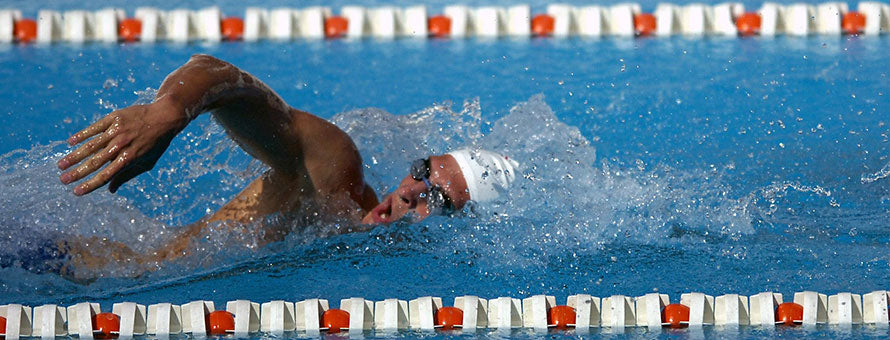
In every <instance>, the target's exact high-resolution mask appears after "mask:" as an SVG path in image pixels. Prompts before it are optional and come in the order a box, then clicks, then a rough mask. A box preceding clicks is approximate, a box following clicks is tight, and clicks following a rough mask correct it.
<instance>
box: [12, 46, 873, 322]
mask: <svg viewBox="0 0 890 340" xmlns="http://www.w3.org/2000/svg"><path fill="white" fill-rule="evenodd" d="M888 42H890V40H888V39H886V38H885V37H876V38H862V37H818V36H817V37H811V38H784V37H779V38H775V39H762V38H754V39H687V38H682V37H676V38H669V39H635V40H632V39H626V40H621V39H603V40H583V39H564V40H561V39H530V40H512V39H502V40H495V41H485V40H472V39H471V40H435V41H410V40H395V41H358V42H356V41H353V42H347V41H318V42H311V41H295V42H290V43H274V42H261V43H256V44H245V43H226V44H218V45H202V44H193V45H185V46H179V45H172V44H158V45H127V46H106V45H83V46H72V45H54V46H51V47H40V46H2V47H0V48H2V49H4V51H3V52H2V53H0V72H2V74H3V78H4V79H12V80H15V81H7V82H4V84H3V85H0V86H4V90H3V93H4V94H5V95H4V100H3V102H4V104H5V105H4V108H3V109H2V110H0V116H2V117H3V122H5V123H6V124H3V126H2V127H0V129H2V131H0V138H2V139H0V145H2V149H0V153H2V154H4V156H3V157H2V159H0V169H2V172H0V183H2V187H3V188H4V189H3V190H4V193H3V195H0V196H2V198H0V202H2V204H0V206H2V208H0V209H2V211H0V216H3V217H2V218H0V221H2V224H3V226H4V230H5V231H4V235H2V236H3V237H2V241H0V244H2V247H0V248H2V249H3V250H2V251H0V254H3V255H8V254H14V253H17V252H20V251H24V250H27V249H31V248H33V247H34V244H35V242H40V241H42V240H43V239H44V237H43V236H44V235H47V234H53V235H56V234H60V235H107V236H108V237H110V238H112V239H117V240H122V241H126V242H131V243H134V244H143V243H144V244H156V243H160V242H163V241H164V240H165V239H166V237H167V236H168V233H169V230H171V229H173V228H175V226H178V225H183V224H186V223H188V222H190V221H194V220H196V219H198V218H200V217H202V216H204V215H205V214H207V213H208V212H209V211H212V210H213V209H214V208H215V207H218V206H219V205H221V204H222V203H223V202H225V201H226V200H227V199H228V198H229V197H231V196H232V195H233V194H234V193H236V192H237V191H239V190H240V189H241V188H243V186H244V185H245V184H246V183H247V181H248V180H250V179H252V178H253V177H254V176H256V175H257V174H259V172H260V171H261V170H262V167H261V166H260V165H259V164H256V163H255V162H251V160H250V159H249V157H248V156H246V155H245V154H244V153H243V152H241V151H240V150H239V149H237V147H236V146H234V144H233V143H232V142H230V141H229V140H228V139H227V138H226V137H225V134H224V133H223V132H222V130H221V128H219V127H218V126H217V125H214V124H212V123H211V122H210V120H209V119H207V117H203V118H202V119H201V120H200V121H199V122H198V123H197V124H193V125H192V126H190V128H189V129H188V130H187V133H186V134H184V135H182V136H181V137H180V138H177V140H176V141H175V142H174V144H173V145H172V146H171V148H170V150H169V151H168V154H167V155H166V156H164V157H163V158H162V159H161V162H160V163H159V165H158V166H157V167H156V169H155V170H153V171H152V172H150V173H149V174H146V175H143V176H141V177H140V178H137V179H136V180H135V181H134V182H133V183H131V184H128V185H126V186H125V187H123V188H122V189H121V192H120V193H119V194H117V195H111V194H108V193H107V192H102V193H98V194H95V195H89V196H86V197H82V198H75V197H73V196H72V195H71V194H70V193H69V191H68V189H67V188H66V187H64V186H62V185H60V184H59V183H58V180H57V176H58V171H57V170H56V169H55V165H54V162H55V160H56V159H57V158H58V157H59V156H60V155H61V154H62V152H64V150H66V149H65V146H64V145H61V144H59V143H57V142H55V141H59V140H63V139H64V138H65V137H67V135H69V134H70V133H72V132H74V131H76V130H77V129H79V128H80V127H82V126H84V125H85V124H87V123H88V122H89V121H92V120H93V119H95V118H97V117H99V116H100V115H102V114H103V113H105V112H107V111H108V110H109V109H113V108H116V107H123V106H126V105H129V104H131V103H133V102H134V101H137V100H140V99H141V100H145V99H146V98H150V93H151V89H148V90H147V89H146V88H148V87H151V88H156V87H157V84H159V83H160V81H161V80H162V79H163V78H164V77H165V76H166V75H167V73H169V71H171V70H172V69H174V68H175V67H177V66H178V65H180V64H182V63H183V62H185V61H186V60H187V59H188V57H189V56H190V55H191V54H193V53H210V54H212V55H214V56H217V57H219V58H221V59H224V60H228V61H230V62H232V63H234V64H235V65H238V66H239V67H242V68H244V69H245V70H247V71H249V72H251V73H253V74H255V75H257V76H258V77H259V78H261V79H262V80H263V81H265V82H267V83H268V84H269V85H270V86H271V87H272V88H273V89H275V90H276V91H277V92H278V93H279V94H280V95H281V96H282V97H283V98H284V99H285V100H286V101H288V103H290V104H291V105H293V106H295V107H298V108H301V109H304V110H306V111H309V112H313V113H315V114H318V115H320V116H322V117H325V118H329V119H331V120H332V121H334V122H335V123H336V124H337V125H338V126H340V127H341V128H343V129H344V130H346V131H347V132H348V133H349V134H350V135H351V136H352V137H353V139H354V140H355V141H356V144H357V145H358V146H359V148H360V149H361V151H362V155H363V156H364V158H365V161H366V164H367V167H366V176H367V177H368V179H369V181H370V182H371V185H372V186H373V187H375V189H377V190H378V192H379V193H383V192H387V191H388V190H389V189H391V188H393V186H394V185H395V184H396V183H397V182H398V178H399V177H400V176H402V174H403V173H404V171H405V168H406V167H407V166H408V162H410V160H412V159H415V158H417V157H420V156H422V155H425V154H429V153H441V152H445V151H447V150H450V149H452V148H456V147H460V146H464V145H468V144H477V145H482V146H485V147H489V148H494V149H499V150H503V151H505V152H507V153H509V154H511V155H512V156H513V157H514V158H515V159H517V160H520V162H521V163H522V164H523V169H522V175H523V176H522V179H521V182H519V185H518V186H517V189H516V190H515V191H514V192H512V193H511V194H510V195H509V199H508V200H506V201H504V202H501V203H500V204H496V205H493V206H480V207H478V209H476V211H475V212H474V213H473V214H471V216H467V217H461V218H457V219H444V218H439V219H436V218H433V219H428V220H426V221H424V222H422V223H419V224H412V225H408V224H400V225H393V226H388V227H378V228H376V229H374V230H372V231H370V232H367V233H355V234H349V235H342V236H332V237H318V236H317V235H319V234H324V231H325V230H327V229H329V228H332V227H333V226H325V225H322V226H317V228H315V229H312V230H308V231H306V232H304V233H295V234H292V235H291V236H290V237H289V238H288V239H287V240H286V241H285V242H282V243H280V244H273V245H271V246H268V247H265V248H262V249H252V248H251V247H250V246H249V245H248V246H244V245H240V242H239V240H237V239H236V237H234V236H231V235H222V234H218V235H217V236H218V237H217V238H216V239H210V240H207V242H206V244H205V245H204V246H205V247H206V250H207V251H206V253H204V254H202V255H200V256H194V257H190V258H186V259H184V260H182V261H179V262H176V263H174V264H172V265H170V266H169V267H167V268H164V269H162V270H160V271H158V272H154V273H151V274H148V275H147V276H145V277H142V278H139V279H121V278H113V277H112V278H103V279H99V280H98V281H96V282H94V283H92V284H89V285H81V284H75V283H71V282H68V281H66V280H64V279H62V278H60V277H58V276H56V275H53V274H43V275H36V274H32V273H29V272H27V271H25V270H22V269H20V268H3V269H0V273H2V275H0V277H2V278H0V287H2V288H0V289H2V294H0V304H5V303H13V302H14V303H23V304H29V305H39V304H43V303H58V304H60V305H64V306H67V305H70V304H73V303H76V302H81V301H86V300H89V301H93V302H98V303H101V304H102V305H103V307H104V308H103V310H106V309H108V310H110V308H108V307H110V304H111V303H112V302H119V301H135V302H140V303H146V304H150V303H155V302H163V301H169V302H173V303H185V302H188V301H191V300H198V299H204V300H212V301H216V302H217V304H218V305H222V303H224V302H225V301H229V300H235V299H250V300H253V301H256V302H265V301H270V300H276V299H285V300H289V301H299V300H302V299H306V298H314V297H320V298H326V299H328V300H331V301H338V300H339V299H341V298H349V297H352V296H360V297H364V298H366V299H369V300H382V299H385V298H391V297H398V298H402V299H411V298H414V297H418V296H425V295H433V296H441V297H443V298H444V300H445V301H446V304H450V301H451V298H453V297H455V296H460V295H465V294H472V295H478V296H481V297H491V298H494V297H498V296H513V297H518V298H522V297H526V296H530V295H534V294H551V295H555V296H556V298H557V301H559V302H560V304H561V303H562V302H563V301H565V298H566V296H568V295H571V294H578V293H586V294H591V295H594V296H601V297H606V296H609V295H613V294H624V295H628V296H639V295H643V294H646V293H650V292H655V291H657V292H660V293H665V294H668V295H670V297H671V300H672V301H678V300H679V295H680V294H681V293H686V292H692V291H701V292H705V293H708V294H713V295H720V294H724V293H737V294H742V295H752V294H756V293H759V292H762V291H775V292H780V293H783V294H785V296H786V300H790V295H792V294H793V293H794V292H798V291H803V290H814V291H819V292H823V293H830V294H833V293H837V292H844V291H852V292H854V293H866V292H870V291H872V290H879V289H886V288H887V286H886V284H887V282H890V280H888V279H890V270H888V269H890V268H888V256H890V252H888V248H887V244H888V241H890V233H888V231H887V230H886V229H887V222H886V221H887V217H890V180H888V179H887V177H888V174H890V159H888V155H890V150H888V146H890V143H888V133H890V127H888V126H887V121H888V117H890V116H888V115H887V113H886V110H887V104H888V99H887V97H886V95H885V93H884V92H885V91H886V90H885V88H886V85H887V84H888V81H887V76H886V74H887V70H888V69H890V68H888V66H890V62H888V61H887V60H886V58H884V57H883V55H884V54H885V52H886V51H887V50H888ZM377 108H379V109H377ZM393 146H398V148H395V149H394V148H393ZM393 151H394V152H393ZM120 270H121V271H125V270H126V269H120ZM99 274H103V275H109V276H115V275H119V274H121V272H120V271H116V270H110V271H108V272H102V273H99ZM600 331H601V330H594V331H593V332H594V334H599V333H600ZM627 332H628V334H626V335H629V336H632V337H634V336H640V337H657V336H666V337H697V336H699V335H700V334H697V333H696V332H690V331H679V332H667V331H666V332H665V333H652V332H646V331H645V329H628V331H627ZM703 332H704V334H703V335H705V336H727V337H752V338H753V337H761V336H763V337H770V336H788V337H798V336H823V337H886V335H887V331H886V330H881V329H874V328H871V327H868V326H861V327H854V328H853V329H852V330H844V329H838V328H833V327H828V326H822V327H820V328H818V329H816V330H803V329H784V328H779V329H777V330H775V331H773V330H762V329H759V328H756V327H745V328H742V329H741V330H739V331H730V332H728V333H727V332H725V331H721V330H716V329H712V328H706V329H705V330H704V331H703ZM480 334H481V335H490V336H495V337H496V336H500V334H499V333H490V334H489V333H485V332H483V333H480ZM403 335H405V336H407V337H413V336H417V334H416V333H405V334H403ZM514 335H517V336H533V335H532V334H526V333H524V331H522V332H519V333H516V334H514Z"/></svg>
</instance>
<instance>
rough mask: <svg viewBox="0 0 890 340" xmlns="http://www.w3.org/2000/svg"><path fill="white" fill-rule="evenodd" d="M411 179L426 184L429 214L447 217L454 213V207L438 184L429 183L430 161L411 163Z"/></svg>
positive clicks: (423, 160)
mask: <svg viewBox="0 0 890 340" xmlns="http://www.w3.org/2000/svg"><path fill="white" fill-rule="evenodd" d="M411 178H414V180H415V181H419V182H423V184H426V190H427V192H426V195H427V200H426V206H427V210H429V212H430V214H433V215H448V214H450V213H452V212H454V205H452V203H451V197H448V194H446V193H445V189H443V188H442V187H441V186H439V185H438V184H432V182H430V159H429V158H421V159H416V160H414V161H413V162H411Z"/></svg>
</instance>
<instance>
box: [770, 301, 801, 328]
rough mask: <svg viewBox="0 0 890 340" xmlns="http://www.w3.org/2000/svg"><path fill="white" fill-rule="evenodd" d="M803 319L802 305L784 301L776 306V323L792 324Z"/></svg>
mask: <svg viewBox="0 0 890 340" xmlns="http://www.w3.org/2000/svg"><path fill="white" fill-rule="evenodd" d="M802 321H803V306H801V305H799V304H796V303H794V302H785V303H783V304H780V305H779V307H777V308H776V323H784V324H785V325H788V326H794V324H795V323H799V322H802Z"/></svg>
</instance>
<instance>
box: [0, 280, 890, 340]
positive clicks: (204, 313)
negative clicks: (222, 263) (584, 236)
mask: <svg viewBox="0 0 890 340" xmlns="http://www.w3.org/2000/svg"><path fill="white" fill-rule="evenodd" d="M888 304H890V292H888V291H885V290H879V291H874V292H871V293H868V294H865V295H861V296H860V295H859V294H853V293H849V292H844V293H838V294H834V295H831V296H828V295H826V294H821V293H818V292H812V291H804V292H798V293H795V294H794V296H793V300H792V301H789V302H784V301H783V297H782V294H780V293H775V292H763V293H759V294H755V295H752V296H743V295H738V294H726V295H722V296H718V297H716V298H715V297H713V296H710V295H706V294H703V293H686V294H682V295H681V296H680V301H679V303H671V301H670V298H669V297H668V295H666V294H659V293H650V294H646V295H643V296H639V297H635V298H631V297H628V296H624V295H612V296H609V297H606V298H602V299H600V298H598V297H594V296H590V295H587V294H578V295H571V296H569V297H568V298H567V299H566V303H565V304H564V305H559V304H557V301H556V299H555V298H554V297H553V296H549V295H535V296H531V297H527V298H524V299H522V300H520V299H517V298H512V297H498V298H494V299H491V300H486V299H483V298H480V297H478V296H472V295H466V296H459V297H456V298H455V299H454V303H453V304H452V305H451V306H445V305H444V304H443V303H442V298H440V297H434V296H425V297H419V298H416V299H413V300H410V301H405V300H400V299H386V300H383V301H376V302H375V301H370V300H366V299H364V298H360V297H353V298H349V299H342V300H341V301H340V308H330V305H329V303H328V300H325V299H306V300H302V301H297V302H289V301H284V300H276V301H270V302H266V303H263V304H259V303H256V302H251V301H248V300H235V301H229V302H228V303H226V308H225V310H216V309H215V306H214V303H213V302H212V301H201V300H198V301H191V302H188V303H186V304H183V305H174V304H171V303H157V304H152V305H150V306H148V307H147V308H146V306H145V305H141V304H137V303H133V302H121V303H115V304H113V306H112V311H111V312H110V313H108V312H104V313H103V312H102V310H101V308H100V306H99V304H97V303H90V302H82V303H78V304H75V305H72V306H68V307H67V308H64V307H60V306H57V305H54V304H47V305H42V306H38V307H34V308H31V307H29V306H23V305H20V304H7V305H3V306H0V336H4V337H5V338H6V339H18V338H23V337H43V338H52V337H56V336H67V335H71V336H77V337H80V338H102V339H105V338H115V337H132V336H138V335H161V336H166V335H171V334H181V333H186V334H192V335H196V336H201V335H224V334H234V336H236V337H248V336H249V335H250V334H255V333H258V332H266V333H272V334H280V333H283V332H293V331H297V332H304V333H308V334H316V333H318V334H320V333H340V332H346V333H362V332H365V331H370V330H376V331H378V332H384V333H386V332H397V331H401V330H407V329H413V330H419V331H435V330H455V329H468V330H474V329H483V328H493V329H515V328H528V329H535V330H542V331H546V330H548V329H558V330H566V329H588V328H591V327H607V328H624V327H647V328H648V329H649V330H656V331H657V330H659V329H661V328H663V327H670V328H683V327H701V326H713V325H716V326H727V325H733V326H738V325H751V326H758V327H776V326H777V325H779V326H783V327H784V326H797V325H818V324H832V325H855V324H872V325H876V326H880V327H887V326H888V325H890V312H888Z"/></svg>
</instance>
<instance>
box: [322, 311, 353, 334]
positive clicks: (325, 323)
mask: <svg viewBox="0 0 890 340" xmlns="http://www.w3.org/2000/svg"><path fill="white" fill-rule="evenodd" d="M321 326H322V327H325V328H327V329H328V333H339V332H340V330H341V329H344V328H345V329H349V312H347V311H345V310H342V309H328V310H327V311H326V312H324V314H323V315H322V316H321Z"/></svg>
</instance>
